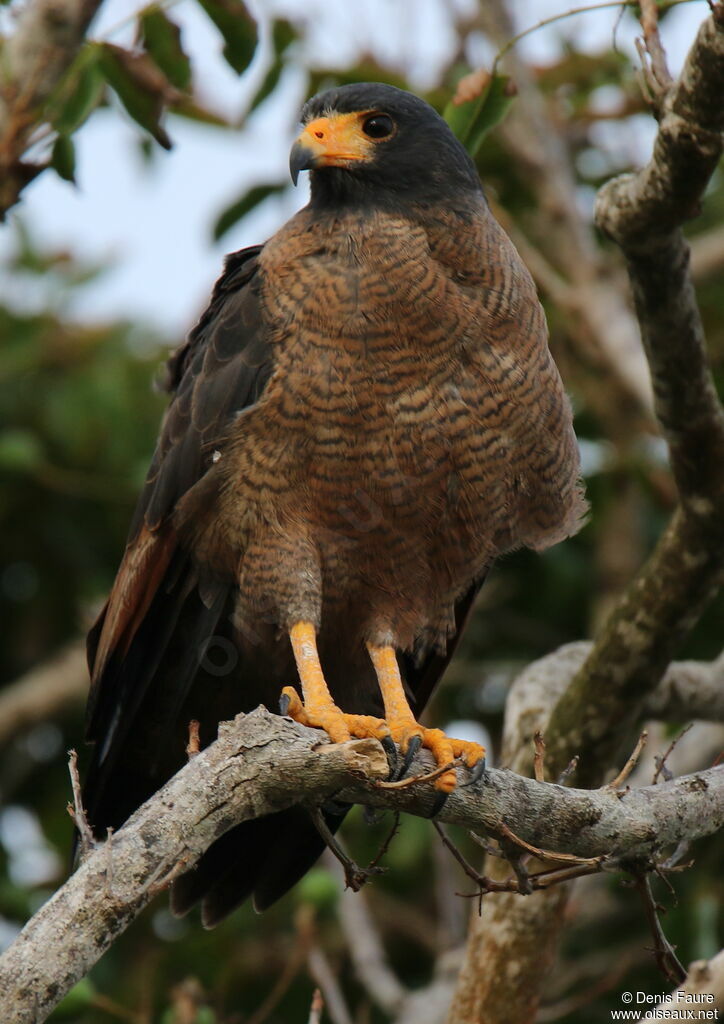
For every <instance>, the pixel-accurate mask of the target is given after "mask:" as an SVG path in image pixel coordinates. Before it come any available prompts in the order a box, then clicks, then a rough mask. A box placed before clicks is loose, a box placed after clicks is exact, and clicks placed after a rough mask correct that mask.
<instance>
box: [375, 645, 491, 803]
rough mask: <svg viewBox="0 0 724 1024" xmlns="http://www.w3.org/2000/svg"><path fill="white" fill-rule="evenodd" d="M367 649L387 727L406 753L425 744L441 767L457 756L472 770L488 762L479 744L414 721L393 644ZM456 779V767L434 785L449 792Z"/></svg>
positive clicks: (416, 749) (453, 786) (414, 750)
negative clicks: (375, 675) (459, 738)
mask: <svg viewBox="0 0 724 1024" xmlns="http://www.w3.org/2000/svg"><path fill="white" fill-rule="evenodd" d="M367 650H368V651H369V653H370V657H371V658H372V664H373V665H374V667H375V672H376V673H377V680H378V682H379V684H380V691H381V692H382V700H383V702H384V705H385V720H386V722H387V727H388V728H389V730H390V734H391V736H392V738H393V740H394V741H395V743H399V745H400V747H401V749H402V752H403V754H408V755H409V753H410V752H411V753H412V756H414V754H415V753H416V752H417V751H418V750H419V748H420V747H421V746H422V747H427V749H428V750H430V751H431V752H432V754H433V756H434V758H435V760H436V762H437V764H438V765H440V766H442V765H445V764H450V763H451V762H452V761H453V760H454V759H455V758H456V757H461V758H463V760H464V761H465V763H466V764H467V766H468V768H470V769H472V770H473V771H474V770H475V768H476V766H478V765H480V764H481V763H482V765H484V764H485V748H484V747H481V746H480V744H479V743H471V742H469V741H468V740H456V739H452V738H451V737H449V736H446V735H445V733H444V732H443V731H442V729H426V728H425V727H424V726H422V725H420V724H419V722H417V721H416V720H415V716H414V715H413V713H412V710H411V708H410V705H409V703H408V701H407V697H406V695H405V688H404V686H403V683H402V678H401V676H400V667H399V665H398V664H397V655H396V654H395V649H394V647H390V646H385V647H376V646H375V645H373V644H368V645H367ZM408 759H409V760H410V761H411V760H412V757H409V758H406V761H407V760H408ZM455 781H456V780H455V772H454V770H451V771H449V772H444V773H443V774H442V775H441V776H440V777H439V778H438V779H436V780H435V787H436V789H439V790H441V791H442V792H443V793H450V792H452V790H453V789H454V788H455Z"/></svg>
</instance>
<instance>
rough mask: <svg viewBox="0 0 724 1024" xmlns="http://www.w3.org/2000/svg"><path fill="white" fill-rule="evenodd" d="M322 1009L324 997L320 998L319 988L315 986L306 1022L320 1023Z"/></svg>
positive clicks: (311, 1023)
mask: <svg viewBox="0 0 724 1024" xmlns="http://www.w3.org/2000/svg"><path fill="white" fill-rule="evenodd" d="M323 1009H324V999H323V998H322V993H321V990H320V989H318V988H315V990H314V994H313V996H312V1005H311V1007H310V1008H309V1020H308V1024H320V1022H321V1020H322V1010H323Z"/></svg>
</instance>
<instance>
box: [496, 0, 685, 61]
mask: <svg viewBox="0 0 724 1024" xmlns="http://www.w3.org/2000/svg"><path fill="white" fill-rule="evenodd" d="M638 2H639V0H609V2H606V3H601V4H590V5H588V6H587V7H571V8H570V10H568V11H563V12H562V13H560V14H552V15H551V16H550V17H549V18H541V20H540V21H537V22H536V23H535V25H529V26H528V28H525V29H523V31H522V32H518V33H516V35H514V36H511V37H510V39H509V40H508V41H507V42H506V43H505V45H504V46H501V48H500V49H499V50H498V52H497V53H496V55H495V58H494V60H493V68H492V74H495V73H496V71H497V69H498V64H499V63H500V61H501V60H502V59H503V57H504V56H505V55H506V53H508V52H509V51H510V50H512V49H513V47H514V46H515V45H516V44H517V43H519V42H520V40H521V39H525V37H526V36H529V35H530V34H531V33H532V32H537V31H538V29H539V28H545V27H546V25H553V24H555V23H556V22H557V21H563V20H564V19H565V18H571V17H573V16H574V15H576V14H588V13H589V11H605V10H606V9H607V8H610V7H621V8H626V7H637V6H638ZM691 2H692V0H662V2H661V3H660V4H659V10H660V11H667V10H668V9H669V8H670V7H678V6H679V4H686V3H691Z"/></svg>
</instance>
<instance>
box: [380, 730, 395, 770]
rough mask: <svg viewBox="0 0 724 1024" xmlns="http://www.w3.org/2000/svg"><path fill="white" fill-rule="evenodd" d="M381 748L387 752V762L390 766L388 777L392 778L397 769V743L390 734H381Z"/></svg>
mask: <svg viewBox="0 0 724 1024" xmlns="http://www.w3.org/2000/svg"><path fill="white" fill-rule="evenodd" d="M380 743H381V744H382V749H383V750H384V752H385V753H386V754H387V763H388V764H389V766H390V775H389V777H390V779H393V778H394V776H395V772H396V770H397V762H398V758H397V745H396V744H395V741H394V740H393V739H392V737H391V736H390V735H387V736H383V737H382V739H381V740H380Z"/></svg>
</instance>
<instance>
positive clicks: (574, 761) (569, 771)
mask: <svg viewBox="0 0 724 1024" xmlns="http://www.w3.org/2000/svg"><path fill="white" fill-rule="evenodd" d="M579 760H580V758H579V756H578V754H576V756H575V757H572V758H571V760H570V761H569V762H568V764H567V765H566V767H565V768H564V769H563V771H562V772H561V774H560V775H559V776H558V780H557V783H558V785H559V786H565V784H566V782H567V781H568V779H569V778H570V777H571V775H573V773H574V772H575V770H576V768H577V767H578V762H579Z"/></svg>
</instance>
